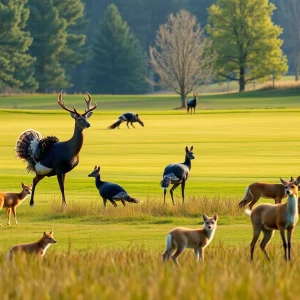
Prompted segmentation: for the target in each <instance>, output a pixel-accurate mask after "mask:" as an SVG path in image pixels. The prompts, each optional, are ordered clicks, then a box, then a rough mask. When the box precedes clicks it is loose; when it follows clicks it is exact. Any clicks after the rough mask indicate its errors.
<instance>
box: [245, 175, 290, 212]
mask: <svg viewBox="0 0 300 300" xmlns="http://www.w3.org/2000/svg"><path fill="white" fill-rule="evenodd" d="M293 180H294V179H293V177H291V181H293ZM286 196H287V195H286V192H285V187H284V186H283V185H282V184H280V183H265V182H254V183H252V184H250V185H249V186H248V187H247V189H246V193H245V196H244V198H243V200H242V201H241V202H240V203H239V207H245V206H246V205H247V204H248V203H250V204H249V208H250V210H252V207H253V206H254V204H255V203H256V202H257V201H258V200H259V199H260V197H263V198H267V199H274V200H275V203H276V204H278V203H281V201H282V199H283V198H285V197H286Z"/></svg>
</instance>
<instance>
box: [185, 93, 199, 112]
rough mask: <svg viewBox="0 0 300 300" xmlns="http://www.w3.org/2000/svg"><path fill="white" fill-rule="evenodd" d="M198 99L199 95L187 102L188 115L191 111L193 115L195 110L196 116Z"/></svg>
mask: <svg viewBox="0 0 300 300" xmlns="http://www.w3.org/2000/svg"><path fill="white" fill-rule="evenodd" d="M197 97H198V94H194V99H189V100H188V101H187V103H186V104H187V107H186V108H187V113H189V111H190V110H191V114H192V113H193V109H194V114H195V110H196V106H197Z"/></svg>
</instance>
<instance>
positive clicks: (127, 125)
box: [126, 121, 130, 129]
mask: <svg viewBox="0 0 300 300" xmlns="http://www.w3.org/2000/svg"><path fill="white" fill-rule="evenodd" d="M128 124H129V121H127V123H126V125H127V128H128V129H130V128H129V126H128Z"/></svg>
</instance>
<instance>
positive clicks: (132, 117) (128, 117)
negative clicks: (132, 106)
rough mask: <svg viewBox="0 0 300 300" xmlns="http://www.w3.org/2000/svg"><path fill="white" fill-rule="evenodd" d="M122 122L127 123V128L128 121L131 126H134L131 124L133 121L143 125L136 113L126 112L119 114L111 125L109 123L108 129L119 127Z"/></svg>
mask: <svg viewBox="0 0 300 300" xmlns="http://www.w3.org/2000/svg"><path fill="white" fill-rule="evenodd" d="M123 122H127V123H126V125H127V128H128V129H129V126H128V124H129V123H130V125H131V126H132V127H133V128H135V127H134V126H133V124H132V123H135V122H138V123H139V124H140V125H141V126H143V127H144V122H143V121H142V120H141V119H140V117H139V115H138V114H135V113H132V112H128V113H125V114H123V115H121V116H120V117H119V118H118V120H117V121H116V122H114V123H113V124H112V125H110V126H109V127H108V128H109V129H114V128H119V127H120V125H121V123H123Z"/></svg>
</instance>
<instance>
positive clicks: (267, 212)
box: [245, 177, 300, 260]
mask: <svg viewBox="0 0 300 300" xmlns="http://www.w3.org/2000/svg"><path fill="white" fill-rule="evenodd" d="M280 181H281V183H282V185H283V186H284V188H285V191H286V194H287V202H286V203H282V204H267V203H266V204H260V205H258V206H257V207H255V208H254V209H253V211H251V210H249V209H246V211H245V213H246V214H247V215H248V216H249V217H250V218H251V222H252V226H253V239H252V242H251V246H250V258H251V260H253V252H254V248H255V244H256V242H257V240H258V237H259V235H260V232H261V231H262V232H263V234H264V237H263V240H262V241H261V243H260V248H261V250H262V251H263V252H264V254H265V256H266V258H267V259H268V260H270V258H269V256H268V254H267V251H266V247H267V245H268V243H269V241H270V240H271V238H272V237H273V235H274V230H279V231H280V235H281V239H282V242H283V249H284V259H285V260H290V259H291V241H292V235H293V231H294V228H295V226H296V224H297V222H298V185H299V183H300V177H298V178H297V179H296V180H291V181H289V182H288V181H285V180H283V179H280ZM285 230H286V231H287V242H286V238H285Z"/></svg>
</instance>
